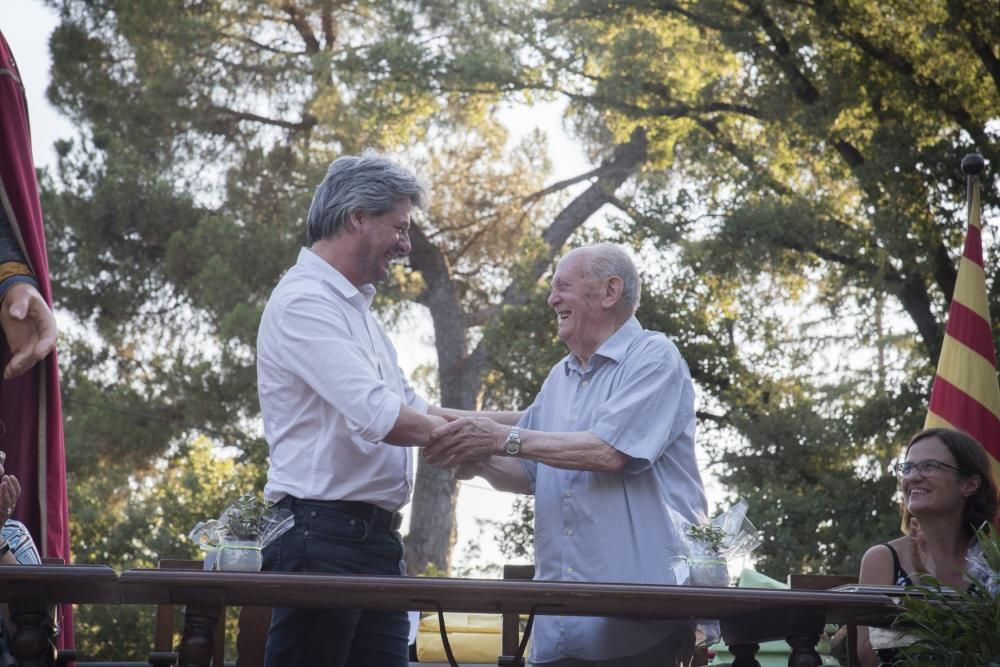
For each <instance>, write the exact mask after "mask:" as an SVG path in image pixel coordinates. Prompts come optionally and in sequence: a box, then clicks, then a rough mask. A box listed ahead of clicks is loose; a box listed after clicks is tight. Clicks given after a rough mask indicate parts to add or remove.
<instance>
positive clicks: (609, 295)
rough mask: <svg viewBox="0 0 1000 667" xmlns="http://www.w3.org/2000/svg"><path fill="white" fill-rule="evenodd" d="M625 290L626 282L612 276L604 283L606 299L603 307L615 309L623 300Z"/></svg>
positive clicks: (603, 300)
mask: <svg viewBox="0 0 1000 667" xmlns="http://www.w3.org/2000/svg"><path fill="white" fill-rule="evenodd" d="M624 289H625V281H624V280H622V279H621V277H619V276H611V277H610V278H608V279H607V280H606V281H605V282H604V298H602V299H601V305H602V306H604V307H605V308H614V307H615V305H616V304H617V303H618V302H619V301H620V300H621V298H622V290H624Z"/></svg>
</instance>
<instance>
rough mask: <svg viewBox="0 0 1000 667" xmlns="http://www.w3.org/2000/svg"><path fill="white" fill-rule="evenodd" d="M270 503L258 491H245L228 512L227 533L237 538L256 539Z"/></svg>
mask: <svg viewBox="0 0 1000 667" xmlns="http://www.w3.org/2000/svg"><path fill="white" fill-rule="evenodd" d="M270 507H271V506H270V504H269V503H268V502H267V501H266V500H264V498H263V497H261V496H260V495H258V494H256V493H244V494H243V495H242V496H240V497H239V498H237V499H236V502H234V503H233V504H232V505H230V509H229V510H228V511H227V513H226V535H227V536H229V537H232V538H234V539H237V540H256V539H257V538H258V536H259V535H260V530H261V520H262V519H263V518H264V515H265V514H266V513H267V511H268V509H270Z"/></svg>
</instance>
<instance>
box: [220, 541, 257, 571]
mask: <svg viewBox="0 0 1000 667" xmlns="http://www.w3.org/2000/svg"><path fill="white" fill-rule="evenodd" d="M263 560H264V558H263V556H262V555H261V552H260V547H259V546H257V543H256V542H254V541H249V540H247V541H243V540H237V541H233V542H223V543H222V544H220V545H219V548H218V553H217V556H216V561H215V568H216V569H217V570H225V571H228V572H260V568H261V565H262V563H263Z"/></svg>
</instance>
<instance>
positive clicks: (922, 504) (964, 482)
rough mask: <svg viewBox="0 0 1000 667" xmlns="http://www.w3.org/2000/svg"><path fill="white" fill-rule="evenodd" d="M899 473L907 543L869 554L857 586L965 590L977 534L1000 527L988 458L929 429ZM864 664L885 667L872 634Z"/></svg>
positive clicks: (947, 432) (864, 634) (862, 640)
mask: <svg viewBox="0 0 1000 667" xmlns="http://www.w3.org/2000/svg"><path fill="white" fill-rule="evenodd" d="M895 471H896V475H897V477H898V478H899V485H900V491H901V492H902V502H901V510H902V514H903V521H902V530H903V536H902V537H897V538H896V539H894V540H891V541H889V542H886V543H884V544H877V545H875V546H873V547H871V548H869V549H868V551H867V552H865V555H864V557H863V558H862V559H861V574H860V575H859V577H858V582H859V583H861V584H876V585H887V584H888V585H896V586H909V585H912V584H917V583H919V579H920V577H919V575H921V574H929V575H932V576H933V577H934V578H935V579H937V580H938V581H940V582H941V584H942V585H944V586H950V587H952V588H956V589H963V590H964V589H967V588H968V586H969V582H968V581H967V580H966V579H965V578H964V577H963V572H964V570H965V555H966V552H967V551H968V549H969V547H970V546H972V544H974V543H975V531H976V529H977V528H983V527H989V526H991V525H992V526H996V521H997V517H998V506H1000V500H998V497H997V483H996V480H995V479H994V477H993V470H992V467H991V465H990V457H989V455H988V454H987V453H986V451H985V450H984V449H983V447H982V446H981V445H980V444H979V443H978V442H976V441H975V440H974V439H973V438H972V437H970V436H969V435H966V434H965V433H962V432H961V431H954V430H951V429H944V428H931V429H926V430H924V431H921V432H920V433H918V434H916V435H915V436H913V438H912V439H911V440H910V442H909V444H908V445H906V450H905V451H904V456H903V461H902V462H901V463H899V464H897V465H896V466H895ZM858 658H859V659H860V660H861V664H862V665H865V667H873V666H874V665H878V664H879V661H878V658H877V657H876V656H875V653H874V652H873V651H872V648H871V644H870V643H869V638H868V628H864V627H860V628H858Z"/></svg>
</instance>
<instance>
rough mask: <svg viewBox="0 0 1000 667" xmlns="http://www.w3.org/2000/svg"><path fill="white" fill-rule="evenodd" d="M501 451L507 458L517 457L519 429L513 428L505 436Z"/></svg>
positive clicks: (519, 451)
mask: <svg viewBox="0 0 1000 667" xmlns="http://www.w3.org/2000/svg"><path fill="white" fill-rule="evenodd" d="M503 451H504V452H505V453H506V454H507V456H517V455H518V454H520V453H521V429H519V428H518V427H516V426H514V427H512V428H511V429H510V433H508V434H507V441H506V442H504V443H503Z"/></svg>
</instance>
